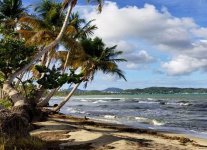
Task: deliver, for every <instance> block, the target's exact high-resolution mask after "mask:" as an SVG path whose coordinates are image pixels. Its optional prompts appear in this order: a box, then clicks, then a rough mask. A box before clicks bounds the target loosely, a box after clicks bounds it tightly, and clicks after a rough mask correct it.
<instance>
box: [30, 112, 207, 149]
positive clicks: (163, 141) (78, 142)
mask: <svg viewBox="0 0 207 150" xmlns="http://www.w3.org/2000/svg"><path fill="white" fill-rule="evenodd" d="M34 125H35V126H36V129H35V130H33V131H31V135H32V136H35V137H38V138H40V139H42V140H44V141H47V143H48V145H47V148H48V149H66V150H67V149H70V150H111V149H114V150H206V149H207V139H201V138H192V137H189V136H187V135H179V134H172V133H163V132H155V131H151V130H143V129H135V128H129V127H127V126H123V125H117V124H109V123H101V122H96V121H93V120H89V119H84V118H76V117H72V116H65V115H61V114H56V115H50V116H49V118H48V120H47V121H44V122H35V123H34Z"/></svg>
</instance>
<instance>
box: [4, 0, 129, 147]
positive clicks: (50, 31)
mask: <svg viewBox="0 0 207 150" xmlns="http://www.w3.org/2000/svg"><path fill="white" fill-rule="evenodd" d="M88 2H89V3H90V2H91V1H90V0H89V1H88ZM94 2H96V3H97V4H98V10H99V11H101V7H102V1H100V0H96V1H93V3H94ZM76 4H77V0H65V1H63V2H62V3H59V2H54V1H52V0H42V1H41V2H40V4H39V5H38V6H37V7H36V8H35V9H34V10H33V12H30V11H28V10H27V9H28V7H26V6H23V4H22V1H21V0H1V1H0V37H1V38H0V60H1V61H0V90H1V93H3V94H1V99H0V135H1V136H0V147H1V149H31V148H30V147H32V144H34V145H36V146H38V145H39V146H40V147H41V145H42V142H41V141H38V140H37V141H36V140H35V139H33V138H31V137H30V136H29V131H30V130H31V128H33V127H32V124H31V123H32V122H33V121H34V120H35V121H38V120H41V119H44V118H45V117H46V116H47V115H48V114H51V113H55V112H58V111H59V110H60V109H61V107H62V106H63V105H64V104H65V103H66V102H67V101H68V100H69V99H70V97H71V96H72V95H73V94H74V93H73V92H72V93H69V94H68V96H67V97H66V98H65V99H64V101H63V102H62V103H61V104H60V105H59V106H57V107H55V108H54V109H45V108H44V109H43V107H45V106H48V102H49V100H50V99H51V97H52V96H53V95H54V94H55V92H57V91H58V90H59V89H60V88H61V87H62V86H63V85H64V84H68V85H72V84H74V85H76V86H75V87H74V89H73V91H75V90H76V88H77V87H78V86H79V85H80V83H83V84H85V87H86V86H87V83H88V82H89V81H92V80H93V79H94V76H95V73H96V72H97V71H102V72H103V73H104V74H112V75H117V76H118V77H119V78H123V79H124V80H126V78H125V76H124V74H123V72H122V70H120V69H119V67H118V64H117V63H118V62H122V61H126V60H125V59H123V58H120V55H121V54H122V51H117V50H116V46H112V47H107V46H106V45H105V43H104V42H103V41H102V39H101V38H99V37H96V38H92V37H91V35H92V34H93V31H94V30H95V29H96V28H97V27H96V26H95V25H92V23H93V20H91V21H89V22H86V20H85V19H82V18H80V16H79V14H78V12H77V13H74V12H73V10H74V8H75V6H76ZM97 13H98V12H97ZM62 48H63V49H62ZM19 137H25V138H19ZM16 139H18V140H16ZM8 141H9V142H8ZM12 141H14V142H12ZM28 145H29V147H28ZM33 148H35V146H34V147H33ZM35 149H40V148H38V147H36V148H35Z"/></svg>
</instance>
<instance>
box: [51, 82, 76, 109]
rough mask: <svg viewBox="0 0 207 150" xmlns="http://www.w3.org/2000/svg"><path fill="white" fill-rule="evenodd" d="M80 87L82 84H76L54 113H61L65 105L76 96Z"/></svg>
mask: <svg viewBox="0 0 207 150" xmlns="http://www.w3.org/2000/svg"><path fill="white" fill-rule="evenodd" d="M79 85H80V83H78V84H76V85H75V86H74V87H73V89H72V90H71V91H70V93H69V94H68V96H67V97H66V98H65V99H64V100H63V101H62V102H61V103H60V104H59V105H58V106H57V107H56V108H55V109H54V111H59V110H60V109H61V108H62V107H63V106H64V105H65V103H67V102H68V101H69V100H70V98H71V96H72V95H73V94H74V92H75V90H76V89H77V88H78V86H79Z"/></svg>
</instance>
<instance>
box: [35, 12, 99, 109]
mask: <svg viewBox="0 0 207 150" xmlns="http://www.w3.org/2000/svg"><path fill="white" fill-rule="evenodd" d="M92 22H93V20H91V21H89V22H86V21H85V19H81V18H80V16H79V14H78V13H73V14H72V15H71V17H70V18H69V23H70V25H71V26H73V27H74V28H75V30H76V34H74V36H73V37H72V38H73V39H74V40H78V41H79V40H81V39H85V38H87V37H88V36H90V35H92V34H93V31H94V30H95V29H97V27H96V26H95V25H91V23H92ZM64 37H65V36H64ZM64 37H63V41H62V44H63V45H64V46H65V47H66V48H69V50H68V51H58V52H56V53H55V54H54V58H55V59H59V60H60V61H61V62H62V66H61V67H62V70H63V73H64V72H65V70H66V68H68V67H69V66H73V67H74V65H75V64H76V67H78V66H79V65H80V62H82V58H84V57H85V53H84V51H83V50H82V47H80V46H81V45H80V44H76V45H75V43H74V44H73V45H72V46H71V45H70V44H71V43H68V42H67V40H68V39H67V37H66V39H64ZM77 47H79V48H77ZM73 60H75V61H73ZM59 89H60V87H59V88H56V89H53V90H51V91H50V92H49V94H48V95H47V96H46V98H45V99H41V100H40V102H39V103H38V106H41V107H43V106H46V105H47V104H48V102H49V100H50V99H51V98H52V96H53V95H54V94H55V93H56V92H57V91H58V90H59Z"/></svg>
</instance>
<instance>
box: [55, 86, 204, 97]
mask: <svg viewBox="0 0 207 150" xmlns="http://www.w3.org/2000/svg"><path fill="white" fill-rule="evenodd" d="M70 91H71V89H64V90H60V91H58V92H57V93H56V94H55V95H56V96H65V95H67V94H68V93H69V92H70ZM109 94H129V95H131V94H207V89H206V88H177V87H149V88H143V89H139V88H136V89H125V90H124V89H120V88H107V89H105V90H80V89H77V90H76V92H75V95H109Z"/></svg>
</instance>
